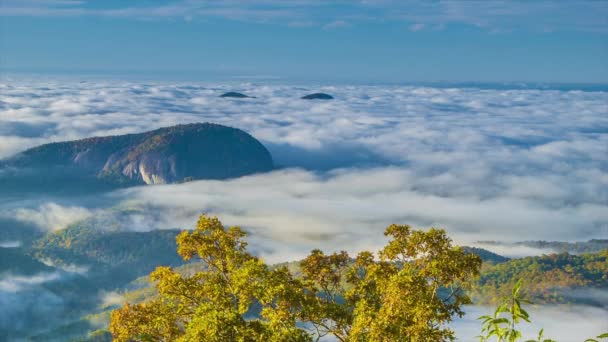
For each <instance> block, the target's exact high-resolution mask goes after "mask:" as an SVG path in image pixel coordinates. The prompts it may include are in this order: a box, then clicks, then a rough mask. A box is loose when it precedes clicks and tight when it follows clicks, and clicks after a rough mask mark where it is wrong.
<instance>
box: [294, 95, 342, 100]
mask: <svg viewBox="0 0 608 342" xmlns="http://www.w3.org/2000/svg"><path fill="white" fill-rule="evenodd" d="M333 98H334V97H333V96H331V95H329V94H325V93H314V94H308V95H305V96H302V99H303V100H333Z"/></svg>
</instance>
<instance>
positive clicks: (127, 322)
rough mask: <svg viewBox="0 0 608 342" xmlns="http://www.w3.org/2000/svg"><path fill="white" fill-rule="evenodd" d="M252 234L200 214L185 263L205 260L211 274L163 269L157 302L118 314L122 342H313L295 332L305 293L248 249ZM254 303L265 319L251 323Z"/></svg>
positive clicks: (181, 245)
mask: <svg viewBox="0 0 608 342" xmlns="http://www.w3.org/2000/svg"><path fill="white" fill-rule="evenodd" d="M244 236H245V233H244V232H243V231H242V230H241V229H240V228H238V227H230V228H228V229H226V228H224V226H223V225H222V224H221V222H220V221H219V220H218V219H217V218H208V217H206V216H201V218H200V219H199V221H198V223H197V227H196V229H195V230H194V231H193V232H182V233H181V234H180V235H179V236H178V237H177V245H178V249H177V251H178V253H179V255H180V256H181V257H182V258H183V259H184V260H190V259H192V258H194V257H197V258H200V260H201V261H202V262H203V265H204V266H203V267H204V269H203V270H202V271H200V272H197V273H195V274H194V275H192V276H182V275H181V274H179V273H177V272H175V271H173V270H172V269H170V268H168V267H158V268H157V269H156V270H155V271H154V272H153V273H152V274H150V279H151V280H152V281H154V282H155V283H156V289H157V290H158V297H157V298H155V299H154V300H152V301H149V302H146V303H142V304H135V305H129V304H127V305H125V306H124V307H123V308H121V309H119V310H116V311H114V312H113V313H112V316H111V321H110V332H111V333H112V335H113V337H114V339H115V340H116V341H308V340H310V336H309V335H308V334H307V333H306V332H305V331H303V330H301V329H298V328H296V325H295V322H296V316H295V311H296V310H297V308H298V307H299V304H298V301H299V300H298V299H299V298H301V297H302V295H303V292H302V288H301V287H300V286H299V285H298V282H297V281H296V280H294V279H293V278H292V277H291V274H289V272H288V271H287V270H286V269H285V268H280V269H277V270H270V269H269V268H268V266H266V265H265V264H264V263H263V262H262V261H261V260H260V259H258V258H256V257H253V256H252V255H250V254H249V253H247V252H246V246H247V243H246V242H245V241H243V237H244ZM254 304H255V305H259V306H261V311H260V312H259V316H260V317H259V318H254V319H246V318H245V316H246V314H248V313H250V311H253V309H254Z"/></svg>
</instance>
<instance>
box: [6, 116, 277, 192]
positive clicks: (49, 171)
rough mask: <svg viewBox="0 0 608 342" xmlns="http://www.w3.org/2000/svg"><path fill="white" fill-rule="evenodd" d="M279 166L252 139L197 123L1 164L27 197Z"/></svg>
mask: <svg viewBox="0 0 608 342" xmlns="http://www.w3.org/2000/svg"><path fill="white" fill-rule="evenodd" d="M273 168H274V165H273V161H272V157H271V155H270V153H269V152H268V150H267V149H266V148H265V147H264V146H263V145H262V144H261V143H260V142H259V141H258V140H256V139H255V138H253V137H252V136H251V135H249V134H247V133H245V132H244V131H241V130H239V129H236V128H231V127H226V126H222V125H217V124H211V123H197V124H186V125H177V126H172V127H166V128H160V129H157V130H154V131H150V132H145V133H139V134H126V135H118V136H107V137H94V138H87V139H82V140H76V141H67V142H57V143H50V144H45V145H41V146H38V147H34V148H31V149H29V150H26V151H24V152H22V153H19V154H17V155H15V156H13V157H11V158H9V159H7V160H4V161H0V171H1V172H0V176H1V177H0V186H1V187H3V188H4V189H6V190H7V191H9V190H11V189H13V188H14V190H15V191H19V193H21V194H23V193H25V192H27V189H29V188H35V189H37V190H45V189H47V188H53V187H56V188H57V187H61V186H62V185H65V184H70V187H73V188H82V187H83V186H85V187H90V188H100V187H102V188H103V187H111V186H119V185H128V184H131V185H137V184H159V183H174V182H182V181H187V180H191V179H227V178H233V177H239V176H243V175H248V174H252V173H257V172H265V171H270V170H272V169H273ZM27 182H30V183H31V184H29V187H26V188H24V184H23V183H27ZM74 184H79V186H78V187H74V186H73V185H74Z"/></svg>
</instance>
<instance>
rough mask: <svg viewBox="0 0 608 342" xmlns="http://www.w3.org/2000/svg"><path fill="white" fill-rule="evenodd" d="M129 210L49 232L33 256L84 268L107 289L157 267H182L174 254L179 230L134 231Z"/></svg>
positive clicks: (100, 215) (119, 285)
mask: <svg viewBox="0 0 608 342" xmlns="http://www.w3.org/2000/svg"><path fill="white" fill-rule="evenodd" d="M129 214H130V211H129V210H116V211H111V212H110V213H107V214H99V215H96V216H93V217H91V218H88V219H85V220H82V221H79V222H77V223H74V224H71V225H69V226H68V227H66V228H64V229H61V230H57V231H54V232H50V233H48V234H46V235H45V236H43V237H42V238H40V239H38V240H37V241H35V242H34V243H33V246H32V249H31V253H32V255H34V256H36V257H37V258H38V259H41V260H48V261H50V262H52V263H54V264H56V265H58V266H82V267H86V268H87V269H89V271H90V272H89V277H93V278H95V279H97V281H98V283H99V284H103V285H104V287H108V288H115V287H121V286H124V285H125V284H127V283H128V282H130V281H132V280H133V279H135V278H137V277H139V276H141V275H143V274H146V273H149V272H151V271H152V270H153V269H154V268H155V267H156V266H158V265H167V266H179V265H181V264H183V262H182V260H181V259H180V258H179V255H178V254H177V252H176V251H175V237H176V236H177V235H178V234H179V232H180V230H178V229H166V230H151V231H141V232H139V231H131V230H129V229H128V227H127V226H126V224H125V222H122V221H121V220H122V219H127V218H128V215H129Z"/></svg>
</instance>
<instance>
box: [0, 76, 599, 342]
mask: <svg viewBox="0 0 608 342" xmlns="http://www.w3.org/2000/svg"><path fill="white" fill-rule="evenodd" d="M233 90H234V91H239V92H242V93H245V94H247V95H250V96H254V97H255V98H245V99H229V98H220V97H219V95H221V94H222V93H224V92H227V91H233ZM318 91H322V92H325V93H328V94H331V95H332V96H334V98H335V99H334V100H329V101H307V100H303V99H300V97H301V96H303V95H306V94H309V93H312V92H318ZM198 122H212V123H217V124H222V125H226V126H231V127H235V128H239V129H242V130H244V131H246V132H248V133H249V134H251V135H252V136H253V137H255V138H256V139H258V140H259V141H260V142H261V143H262V144H264V146H266V148H267V149H268V150H269V151H270V153H271V155H272V157H273V160H274V163H275V166H276V167H277V168H276V170H274V171H271V172H268V173H259V174H254V175H249V176H245V177H241V178H236V179H229V180H195V181H190V182H185V183H181V184H166V185H154V186H135V187H129V188H122V189H113V190H107V191H91V192H83V193H79V194H77V195H62V194H47V193H43V194H41V193H36V192H35V191H33V192H28V193H24V194H21V195H20V194H14V193H11V194H2V192H0V232H2V231H4V230H6V231H8V229H9V228H13V226H15V225H23V226H24V227H27V228H28V229H30V230H31V231H32V232H36V233H35V234H45V233H47V232H52V231H59V230H61V229H64V228H66V227H68V226H69V225H71V224H75V223H78V222H81V221H86V220H97V221H96V222H98V223H97V224H96V226H95V227H96V228H95V229H100V230H103V229H106V228H105V227H107V226H110V224H108V225H105V224H104V222H111V226H112V227H114V228H113V229H119V230H121V231H128V232H149V231H154V230H167V229H190V228H192V227H193V226H194V225H195V223H196V220H197V218H198V216H199V215H200V214H202V213H207V214H209V215H215V216H218V217H219V218H221V220H222V221H223V222H224V223H226V224H228V225H239V226H241V227H242V228H243V229H244V230H245V231H247V232H248V233H249V234H250V235H249V237H248V242H249V247H250V248H251V250H252V252H253V253H254V254H256V255H259V256H261V257H262V258H263V259H264V260H266V261H267V262H269V263H278V262H285V261H294V260H299V259H301V258H303V257H304V256H306V254H307V253H308V252H309V251H310V250H311V249H313V248H320V249H322V250H324V251H326V252H333V251H338V250H342V249H346V250H347V251H348V252H349V253H356V252H358V251H361V250H365V249H369V250H372V251H375V250H378V249H379V248H380V247H382V246H383V245H384V243H385V242H386V240H385V237H384V236H383V234H382V233H383V230H384V228H385V227H386V226H387V225H389V224H391V223H402V224H410V225H412V226H414V227H417V228H427V227H431V226H433V227H439V228H445V229H446V230H447V232H448V234H449V235H450V237H452V238H453V239H454V241H455V243H457V244H461V245H468V246H479V247H483V248H486V249H488V250H490V251H493V252H495V253H498V254H500V255H503V256H507V257H522V256H533V255H541V254H548V253H551V252H554V251H553V250H551V249H542V248H533V247H526V246H519V247H518V246H509V245H492V244H487V243H486V244H484V243H482V242H480V241H486V242H487V241H500V242H506V243H509V242H517V241H524V240H526V241H527V240H548V241H569V242H576V241H586V240H590V239H606V238H607V237H608V93H606V92H602V91H581V90H557V89H533V88H530V89H524V88H518V87H512V88H511V89H509V87H501V86H496V87H484V88H479V87H477V88H476V87H460V88H459V87H448V86H440V85H438V86H436V87H431V86H397V85H391V86H380V85H378V86H348V85H341V86H314V85H297V86H296V85H278V84H270V85H269V84H263V83H260V84H255V83H236V82H234V83H226V84H206V83H171V82H157V83H155V82H127V81H120V80H115V81H104V82H99V81H95V82H89V81H80V80H74V79H68V78H65V79H49V78H32V79H29V80H28V79H19V80H16V79H12V78H10V77H5V78H3V79H2V82H1V83H0V158H8V157H10V156H12V155H14V154H17V153H19V152H21V151H24V150H26V149H28V148H30V147H34V146H37V145H40V144H45V143H50V142H57V141H65V140H74V139H81V138H87V137H93V136H107V135H119V134H128V133H139V132H144V131H149V130H152V129H157V128H161V127H167V126H172V125H176V124H186V123H198ZM200 158H203V159H204V158H205V156H204V155H201V156H200ZM3 172H5V170H2V169H0V178H1V177H3ZM40 177H44V175H43V174H42V175H40ZM9 226H11V227H9ZM116 227H118V228H116ZM0 236H1V237H2V239H1V240H0V244H1V245H2V247H3V248H13V247H19V246H21V245H27V244H28V242H27V241H22V236H21V235H19V234H14V232H12V233H11V234H8V233H7V234H4V233H3V234H2V235H0ZM50 266H53V267H54V266H57V265H50ZM88 267H89V265H86V264H82V265H60V266H57V268H56V269H55V268H54V269H53V270H52V271H51V270H46V271H41V272H39V273H35V274H28V275H6V274H5V275H4V276H3V277H2V278H1V279H0V293H2V297H1V298H2V299H1V300H0V306H2V307H3V309H2V311H0V324H1V325H6V324H8V322H10V318H11V317H15V316H17V317H18V316H19V315H20V314H23V312H26V311H28V310H30V311H31V310H32V309H31V307H36V310H39V312H36V313H35V315H34V317H37V318H38V319H40V317H45V316H46V315H52V314H53V310H54V308H56V307H60V306H61V305H62V303H63V302H64V301H65V300H66V299H65V298H59V297H57V296H56V295H55V294H54V293H51V292H48V293H47V292H44V291H45V290H42V287H41V286H42V285H41V284H44V283H45V282H49V281H56V280H57V279H60V278H61V279H63V278H70V277H82V278H83V279H86V277H87V270H88ZM83 281H85V280H83ZM4 294H11V295H10V296H5V295H4ZM107 295H108V294H107V293H101V294H99V296H102V297H104V298H106V297H107ZM581 295H585V294H581ZM592 296H594V297H596V298H600V299H599V300H600V302H603V303H604V305H603V307H602V306H600V307H597V306H595V307H585V306H564V307H560V306H555V307H541V308H537V309H535V310H534V311H535V312H536V316H537V317H538V319H537V320H536V321H537V323H538V324H539V326H544V327H545V329H546V330H547V331H550V330H553V335H550V336H549V335H548V336H549V337H555V338H560V340H561V341H570V340H574V338H576V337H577V335H576V332H573V330H572V329H574V328H575V327H579V326H580V324H586V325H585V336H587V335H588V336H591V335H593V334H594V333H600V332H602V330H605V329H606V328H608V326H606V320H602V319H600V318H599V317H602V316H603V317H608V311H607V310H608V299H607V298H606V293H605V291H603V292H602V291H598V292H596V293H594V294H592ZM28 306H29V308H27V307H28ZM24 307H26V308H24ZM470 310H471V311H472V313H473V314H472V315H469V316H470V317H469V316H467V320H463V321H457V323H456V326H457V328H456V331H457V335H462V336H469V335H470V334H473V335H471V337H473V336H475V333H476V332H477V331H478V330H479V329H478V328H479V324H478V322H471V321H470V319H474V318H476V317H477V316H479V314H481V313H488V312H489V311H490V309H486V311H483V310H482V309H478V308H477V307H473V308H471V309H470ZM482 311H483V312H482ZM30 314H31V313H30ZM473 316H475V317H473ZM562 321H564V322H565V321H568V322H576V323H573V325H571V326H568V327H569V328H568V329H564V330H562V329H560V324H561V323H560V322H562ZM471 326H472V328H471ZM563 327H564V326H562V328H563ZM460 331H462V334H460V333H459V332H460ZM534 332H536V331H534ZM560 335H561V336H560ZM463 340H467V339H463Z"/></svg>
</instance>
